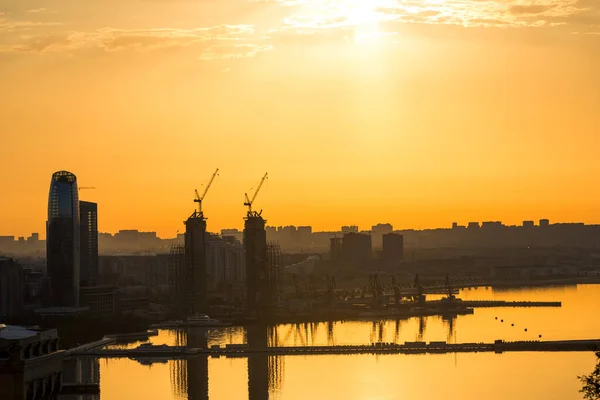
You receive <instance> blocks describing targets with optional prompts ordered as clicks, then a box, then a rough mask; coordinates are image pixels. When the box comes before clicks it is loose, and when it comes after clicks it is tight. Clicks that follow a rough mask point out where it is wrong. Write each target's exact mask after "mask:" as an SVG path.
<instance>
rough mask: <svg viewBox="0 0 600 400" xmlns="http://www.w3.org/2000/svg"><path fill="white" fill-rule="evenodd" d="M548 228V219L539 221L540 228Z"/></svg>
mask: <svg viewBox="0 0 600 400" xmlns="http://www.w3.org/2000/svg"><path fill="white" fill-rule="evenodd" d="M549 226H550V220H549V219H540V228H547V227H549Z"/></svg>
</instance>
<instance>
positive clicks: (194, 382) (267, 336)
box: [169, 326, 284, 400]
mask: <svg viewBox="0 0 600 400" xmlns="http://www.w3.org/2000/svg"><path fill="white" fill-rule="evenodd" d="M245 339H246V343H247V344H248V345H249V346H250V347H253V348H265V347H267V346H277V345H280V343H279V340H278V335H277V329H275V327H266V326H255V327H249V328H248V329H247V330H246V332H245ZM210 344H211V342H210V338H209V337H208V335H207V331H206V330H205V329H201V328H194V329H189V330H188V332H185V331H178V332H177V333H176V337H175V345H176V346H185V345H188V346H189V347H199V348H206V347H207V346H210ZM245 358H246V359H247V362H248V398H249V399H263V400H267V399H268V398H269V393H270V392H272V391H274V390H278V389H279V388H280V387H281V383H282V380H283V374H284V369H283V365H284V364H283V358H282V357H279V356H268V355H266V354H255V355H252V356H249V357H245ZM208 365H209V357H206V356H198V357H191V358H189V359H187V360H171V361H169V367H170V373H171V376H170V380H171V391H172V393H173V396H174V397H175V398H178V399H189V400H204V399H208V398H209V396H208V394H209V385H208V376H209V366H208Z"/></svg>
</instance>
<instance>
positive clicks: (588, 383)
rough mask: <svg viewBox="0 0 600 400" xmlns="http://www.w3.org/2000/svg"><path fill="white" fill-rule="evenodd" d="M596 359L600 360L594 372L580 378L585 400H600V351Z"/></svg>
mask: <svg viewBox="0 0 600 400" xmlns="http://www.w3.org/2000/svg"><path fill="white" fill-rule="evenodd" d="M596 357H598V360H597V363H596V368H595V369H594V372H592V373H591V374H590V375H583V376H580V377H579V380H580V381H581V382H582V383H583V388H582V389H581V390H580V392H581V393H583V398H584V399H587V400H598V399H600V351H599V352H597V353H596Z"/></svg>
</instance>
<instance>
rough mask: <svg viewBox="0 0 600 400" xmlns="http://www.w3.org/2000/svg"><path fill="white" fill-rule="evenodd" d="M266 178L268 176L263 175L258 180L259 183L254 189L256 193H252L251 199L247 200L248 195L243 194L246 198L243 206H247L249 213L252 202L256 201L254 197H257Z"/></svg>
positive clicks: (266, 174)
mask: <svg viewBox="0 0 600 400" xmlns="http://www.w3.org/2000/svg"><path fill="white" fill-rule="evenodd" d="M267 176H268V173H265V176H263V177H262V179H261V180H260V183H259V184H258V187H257V188H256V191H255V192H254V195H253V196H252V199H248V193H244V195H245V196H246V202H245V203H244V205H245V206H248V212H249V213H251V212H252V204H253V203H254V200H255V199H256V196H257V195H258V192H259V191H260V188H261V187H262V185H263V183H265V180H266V179H267Z"/></svg>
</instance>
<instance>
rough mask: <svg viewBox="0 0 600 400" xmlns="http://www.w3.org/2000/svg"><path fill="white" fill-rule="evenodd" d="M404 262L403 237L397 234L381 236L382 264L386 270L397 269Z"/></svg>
mask: <svg viewBox="0 0 600 400" xmlns="http://www.w3.org/2000/svg"><path fill="white" fill-rule="evenodd" d="M403 260H404V236H402V235H400V234H398V233H387V234H385V235H383V262H384V265H385V266H386V267H388V268H397V267H399V266H400V263H401V262H402V261H403Z"/></svg>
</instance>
